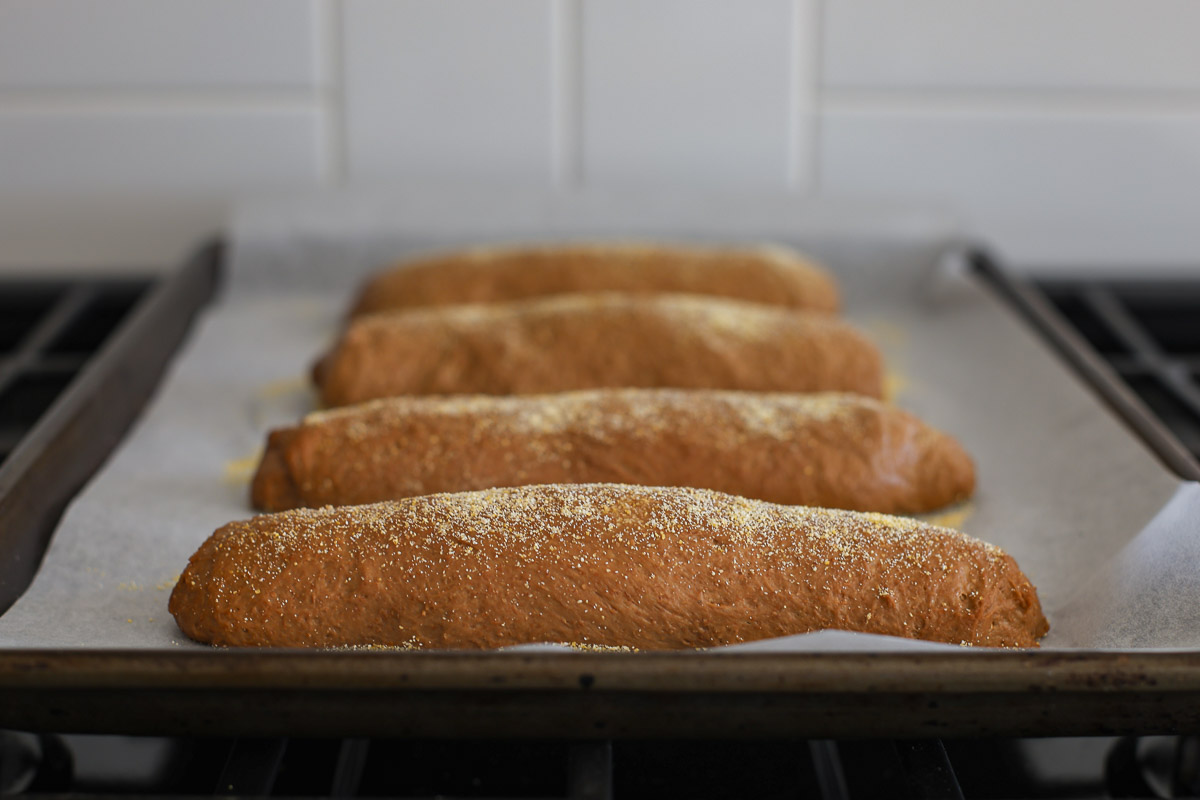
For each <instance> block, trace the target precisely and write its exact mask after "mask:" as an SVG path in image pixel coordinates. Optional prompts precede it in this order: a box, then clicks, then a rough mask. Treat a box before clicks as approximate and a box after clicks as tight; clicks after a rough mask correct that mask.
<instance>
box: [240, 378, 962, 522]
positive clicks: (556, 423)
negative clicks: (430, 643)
mask: <svg viewBox="0 0 1200 800" xmlns="http://www.w3.org/2000/svg"><path fill="white" fill-rule="evenodd" d="M531 483H636V484H644V485H652V486H696V487H702V488H707V489H717V490H719V491H724V492H729V493H731V494H739V495H743V496H746V497H755V498H758V499H762V500H770V501H772V502H776V503H790V504H796V505H817V506H829V507H835V508H848V509H855V510H858V511H882V512H887V513H916V512H922V511H930V510H932V509H935V508H939V507H941V506H944V505H947V504H949V503H952V502H955V501H957V500H962V499H964V498H966V497H968V496H969V495H970V494H971V492H972V490H973V489H974V469H973V467H972V464H971V459H970V457H968V456H967V454H966V452H965V451H964V450H963V449H962V447H961V446H960V445H959V444H958V443H957V442H956V441H955V440H954V439H952V438H951V437H949V436H947V435H946V434H944V433H941V432H939V431H936V430H934V429H933V428H930V427H929V426H927V425H925V424H924V423H923V422H921V421H920V420H919V419H917V418H916V417H914V416H912V415H911V414H908V413H906V412H904V411H901V410H899V409H897V408H894V407H892V406H888V405H885V404H883V403H881V402H879V401H878V400H873V399H870V398H866V397H861V396H858V395H849V394H813V395H799V394H758V393H752V392H726V391H714V390H693V391H688V390H678V389H599V390H591V391H581V392H568V393H564V394H554V395H525V396H521V397H495V396H486V395H474V396H469V397H462V396H454V397H398V398H390V399H386V400H377V401H373V402H371V403H367V404H364V405H360V406H351V407H349V408H345V409H338V410H334V411H326V412H321V413H317V414H312V415H309V417H308V418H306V419H305V420H304V422H303V423H302V424H301V425H299V426H297V427H294V428H287V429H282V430H277V431H273V432H272V433H271V435H270V437H269V438H268V442H267V449H266V453H265V454H264V456H263V459H262V461H261V463H260V464H259V468H258V472H257V474H256V475H255V477H254V482H253V485H252V491H251V496H252V500H253V503H254V505H255V507H256V508H260V509H263V510H266V511H282V510H284V509H288V508H296V507H298V506H312V507H317V506H323V505H347V504H360V503H374V502H378V501H380V500H392V499H397V498H401V497H409V496H412V495H420V494H433V493H436V492H457V491H466V490H471V489H487V488H491V487H496V486H519V485H522V484H531Z"/></svg>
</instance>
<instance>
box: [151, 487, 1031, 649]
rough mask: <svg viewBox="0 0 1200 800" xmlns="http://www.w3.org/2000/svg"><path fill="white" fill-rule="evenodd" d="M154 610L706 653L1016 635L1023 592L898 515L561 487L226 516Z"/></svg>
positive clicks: (695, 494)
mask: <svg viewBox="0 0 1200 800" xmlns="http://www.w3.org/2000/svg"><path fill="white" fill-rule="evenodd" d="M170 610H171V613H172V614H174V615H175V619H176V621H177V622H178V623H179V626H180V628H181V629H182V630H183V632H184V633H185V634H187V635H188V636H190V637H191V638H193V639H196V640H198V641H200V642H209V643H212V644H218V645H235V646H269V647H344V646H397V647H412V648H468V649H478V648H493V647H502V646H505V645H514V644H519V643H523V642H574V643H578V644H583V645H598V646H608V647H634V648H638V649H644V650H660V649H679V648H694V647H711V646H716V645H724V644H731V643H735V642H744V641H751V640H755V639H763V638H767V637H775V636H784V635H787V634H794V633H802V632H806V631H814V630H820V629H826V628H837V629H842V630H850V631H863V632H867V633H879V634H890V635H895V636H905V637H911V638H920V639H929V640H933V641H939V642H952V643H963V644H974V645H988V646H996V647H1033V646H1035V645H1036V643H1037V640H1038V639H1039V638H1040V637H1041V636H1042V635H1044V634H1045V633H1046V631H1047V629H1048V625H1047V623H1046V620H1045V617H1044V616H1043V615H1042V612H1041V608H1040V605H1039V603H1038V598H1037V591H1036V590H1035V589H1034V587H1033V586H1032V585H1031V584H1030V582H1029V580H1028V579H1027V578H1026V577H1025V576H1024V574H1022V572H1021V571H1020V569H1019V568H1018V567H1017V565H1016V562H1014V561H1013V559H1012V558H1011V557H1010V556H1008V555H1006V554H1005V553H1004V552H1003V551H1002V550H1000V549H999V548H997V547H995V546H992V545H988V544H984V543H983V542H980V541H978V540H976V539H972V538H970V537H968V536H966V535H964V534H961V533H958V532H956V531H952V530H948V529H945V528H937V527H934V526H931V525H927V524H925V523H922V522H918V521H916V520H912V519H906V518H901V517H890V516H884V515H881V514H866V513H859V512H853V511H835V510H826V509H817V508H804V507H798V506H781V505H773V504H770V503H765V502H762V501H759V500H748V499H745V498H742V497H736V496H733V495H728V494H722V493H719V492H713V491H709V490H705V489H688V488H678V487H673V488H661V487H646V486H624V485H616V484H575V485H541V486H521V487H515V488H506V489H492V490H488V491H483V492H466V493H459V494H435V495H423V496H420V497H412V498H407V499H404V500H394V501H389V502H386V503H378V504H375V505H366V506H342V507H327V508H323V509H319V510H312V509H300V510H293V511H285V512H282V513H280V514H271V515H263V516H259V517H255V518H253V519H251V520H248V521H245V522H234V523H231V524H229V525H226V526H225V527H223V528H221V529H219V530H218V531H216V533H214V534H213V535H212V536H211V537H210V538H209V539H208V540H207V541H206V542H205V543H204V544H203V545H201V547H200V549H199V550H198V551H197V552H196V554H195V555H193V556H192V558H191V561H190V562H189V563H188V566H187V568H186V569H185V570H184V572H183V575H182V577H180V579H179V583H178V584H177V585H176V586H175V589H174V591H173V592H172V594H171V601H170Z"/></svg>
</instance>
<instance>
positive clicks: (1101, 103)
mask: <svg viewBox="0 0 1200 800" xmlns="http://www.w3.org/2000/svg"><path fill="white" fill-rule="evenodd" d="M817 95H818V102H819V105H820V109H821V111H822V113H859V112H862V113H900V114H904V113H915V114H974V113H980V114H988V113H994V114H1018V115H1020V114H1029V115H1047V114H1048V115H1054V114H1064V115H1066V114H1176V113H1177V114H1185V115H1190V114H1195V113H1197V112H1200V89H1197V90H1195V91H1157V90H1140V91H1135V90H1111V89H1109V90H1076V89H1052V88H1043V89H974V88H973V89H918V88H906V89H831V88H828V87H825V88H820V89H819V90H818V92H817Z"/></svg>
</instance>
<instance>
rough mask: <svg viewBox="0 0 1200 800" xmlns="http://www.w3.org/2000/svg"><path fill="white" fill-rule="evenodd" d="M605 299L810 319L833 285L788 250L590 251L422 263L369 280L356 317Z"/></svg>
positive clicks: (486, 254) (640, 247)
mask: <svg viewBox="0 0 1200 800" xmlns="http://www.w3.org/2000/svg"><path fill="white" fill-rule="evenodd" d="M602 291H616V292H633V293H652V292H687V293H694V294H706V295H718V296H722V297H731V298H737V299H741V300H749V301H752V302H756V303H768V304H771V305H780V306H789V307H792V308H807V309H811V310H813V311H825V312H833V311H836V310H837V308H838V291H837V286H836V285H835V283H834V281H833V278H831V277H830V276H829V274H828V273H827V272H825V270H823V269H822V268H820V267H818V266H817V265H816V264H815V263H813V262H812V261H810V260H808V259H807V258H805V257H804V256H802V255H800V254H799V253H797V252H795V251H794V250H790V249H788V248H785V247H780V246H777V245H770V246H763V247H695V246H691V247H687V246H679V245H675V246H672V245H652V244H634V243H608V244H601V243H595V244H564V245H543V246H523V247H521V246H518V247H479V248H474V249H470V250H458V251H453V252H448V253H440V254H435V255H429V256H425V257H423V258H419V259H415V260H412V261H408V262H405V263H402V264H399V265H397V266H395V267H393V268H391V269H389V270H385V271H384V272H381V273H379V274H378V275H376V276H375V277H373V278H372V279H370V280H369V281H368V282H367V283H366V285H365V286H364V287H363V289H362V292H361V293H360V295H359V297H358V301H357V303H356V304H355V306H354V310H353V313H354V314H365V313H369V312H374V311H382V310H384V309H394V308H413V307H418V306H440V305H453V304H458V303H495V302H503V301H508V300H522V299H526V298H531V297H539V296H542V295H550V294H565V293H572V292H602Z"/></svg>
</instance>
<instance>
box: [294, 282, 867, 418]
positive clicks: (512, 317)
mask: <svg viewBox="0 0 1200 800" xmlns="http://www.w3.org/2000/svg"><path fill="white" fill-rule="evenodd" d="M314 377H315V378H316V379H317V382H318V384H319V385H320V389H321V399H322V402H323V403H324V405H326V406H342V405H350V404H353V403H361V402H363V401H365V400H373V399H375V398H379V397H390V396H395V395H404V394H475V393H478V394H541V393H547V392H561V391H570V390H572V389H591V388H601V387H613V386H633V387H675V388H692V389H703V388H707V389H743V390H751V391H764V392H769V391H782V392H819V391H847V392H854V393H856V394H864V395H869V396H871V397H879V396H880V395H881V393H882V391H883V388H882V387H883V360H882V358H881V357H880V355H879V351H878V350H876V349H875V346H874V345H872V344H871V343H870V342H869V341H867V339H865V338H864V337H863V336H862V335H861V334H860V333H858V332H857V331H856V330H855V329H854V328H852V327H851V326H849V325H847V324H846V323H844V322H842V321H840V320H838V319H836V318H834V317H831V316H829V315H825V314H810V313H806V312H800V311H791V310H785V309H778V308H772V307H768V306H761V305H758V304H754V303H743V302H737V301H732V300H718V299H713V298H704V297H697V296H694V295H677V294H676V295H645V296H635V295H620V294H611V293H601V294H583V295H561V296H558V297H553V298H546V299H541V300H527V301H522V302H516V303H503V304H497V305H490V306H484V305H469V306H447V307H444V308H440V309H430V310H422V311H401V312H389V313H382V314H372V315H368V316H364V317H359V318H357V319H355V320H354V321H352V322H351V323H350V325H349V326H348V327H347V328H346V330H345V331H344V332H343V333H342V336H341V339H340V341H338V343H337V344H336V345H335V346H334V348H333V350H332V351H331V352H330V353H329V354H328V355H327V356H326V357H325V358H324V359H322V361H321V362H320V364H318V367H317V369H316V371H315V375H314Z"/></svg>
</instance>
